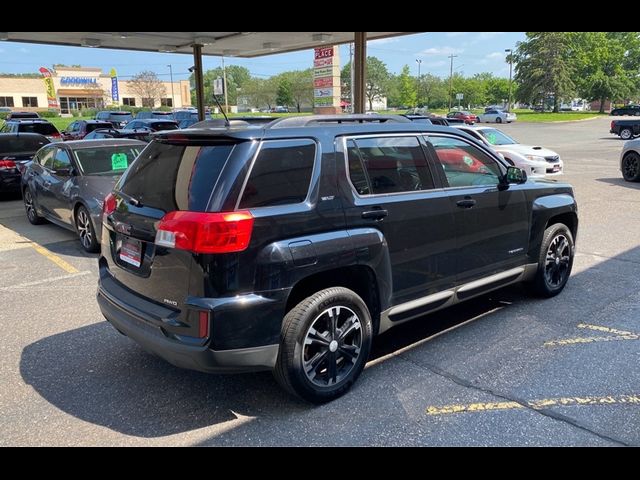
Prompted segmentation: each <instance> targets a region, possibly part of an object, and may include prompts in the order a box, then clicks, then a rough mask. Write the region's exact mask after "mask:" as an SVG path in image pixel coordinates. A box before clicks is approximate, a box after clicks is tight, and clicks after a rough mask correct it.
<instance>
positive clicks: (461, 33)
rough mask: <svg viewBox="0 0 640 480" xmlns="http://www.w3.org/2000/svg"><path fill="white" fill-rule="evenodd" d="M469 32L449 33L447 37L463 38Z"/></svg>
mask: <svg viewBox="0 0 640 480" xmlns="http://www.w3.org/2000/svg"><path fill="white" fill-rule="evenodd" d="M468 34H469V32H447V33H446V36H447V37H461V36H462V35H468Z"/></svg>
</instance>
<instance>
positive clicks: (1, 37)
mask: <svg viewBox="0 0 640 480" xmlns="http://www.w3.org/2000/svg"><path fill="white" fill-rule="evenodd" d="M0 40H9V32H0Z"/></svg>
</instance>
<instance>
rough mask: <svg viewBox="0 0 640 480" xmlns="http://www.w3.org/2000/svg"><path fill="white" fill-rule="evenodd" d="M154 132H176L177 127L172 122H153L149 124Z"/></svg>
mask: <svg viewBox="0 0 640 480" xmlns="http://www.w3.org/2000/svg"><path fill="white" fill-rule="evenodd" d="M151 127H152V128H153V129H154V130H176V129H177V128H178V125H176V124H175V123H174V122H154V123H152V124H151Z"/></svg>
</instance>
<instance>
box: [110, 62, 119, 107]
mask: <svg viewBox="0 0 640 480" xmlns="http://www.w3.org/2000/svg"><path fill="white" fill-rule="evenodd" d="M110 73H111V102H112V103H115V104H118V103H120V101H119V99H120V95H119V94H118V74H117V73H116V69H115V68H112V69H111V72H110Z"/></svg>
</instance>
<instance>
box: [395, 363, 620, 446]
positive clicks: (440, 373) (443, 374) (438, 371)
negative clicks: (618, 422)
mask: <svg viewBox="0 0 640 480" xmlns="http://www.w3.org/2000/svg"><path fill="white" fill-rule="evenodd" d="M399 357H400V358H401V359H402V360H404V361H405V362H407V363H411V364H412V365H415V366H417V367H418V368H422V369H424V370H428V371H429V372H431V373H433V374H435V375H438V376H440V377H442V378H445V379H447V380H449V381H451V382H453V383H455V384H456V385H459V386H461V387H464V388H469V389H472V390H476V391H478V392H482V393H486V394H488V395H493V396H494V397H497V398H500V399H502V400H506V401H508V402H515V403H517V404H519V405H522V407H523V408H525V409H527V410H530V411H532V412H535V413H538V414H540V415H542V416H545V417H548V418H551V419H552V420H556V421H559V422H563V423H566V424H568V425H571V426H572V427H575V428H577V429H579V430H582V431H584V432H587V433H589V434H591V435H595V436H596V437H598V438H600V439H602V440H605V441H608V442H612V443H615V444H616V445H620V446H625V447H628V446H630V444H628V443H626V442H624V441H622V440H620V439H617V438H613V437H610V436H609V435H605V434H604V433H600V432H597V431H595V430H592V429H590V428H589V427H587V426H585V425H582V424H581V423H579V422H578V421H577V420H575V419H573V418H571V417H567V416H566V415H562V414H560V413H558V412H554V411H552V410H550V409H536V408H532V407H531V405H529V402H527V401H526V400H524V399H521V398H518V397H515V396H510V395H507V394H504V393H500V392H496V391H494V390H492V389H490V388H485V387H482V386H479V385H474V384H473V383H472V382H470V381H468V380H465V379H464V378H462V377H459V376H457V375H455V374H453V373H450V372H447V371H446V370H443V369H441V368H439V367H436V366H435V365H430V364H421V363H418V362H415V361H413V360H410V359H408V358H405V357H404V355H402V354H400V355H399Z"/></svg>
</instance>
